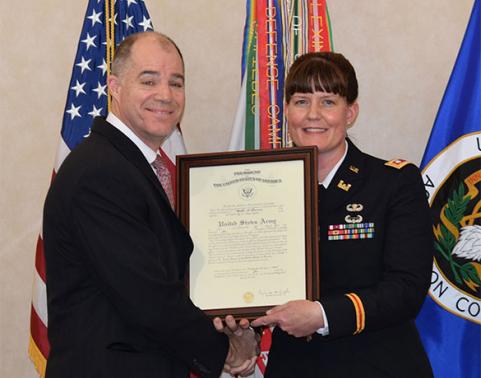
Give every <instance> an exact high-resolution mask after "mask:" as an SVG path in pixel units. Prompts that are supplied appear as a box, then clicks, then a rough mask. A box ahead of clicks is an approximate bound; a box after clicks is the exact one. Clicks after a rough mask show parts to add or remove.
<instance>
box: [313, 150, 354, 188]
mask: <svg viewBox="0 0 481 378" xmlns="http://www.w3.org/2000/svg"><path fill="white" fill-rule="evenodd" d="M344 143H346V148H345V150H344V155H342V157H341V158H340V159H339V161H338V162H337V163H336V165H335V166H334V167H333V168H332V169H331V170H330V171H329V173H328V174H327V176H326V177H325V178H324V180H323V181H322V182H321V183H320V184H321V185H322V186H323V187H324V188H326V189H327V188H328V187H329V184H330V183H331V181H332V179H333V178H334V175H335V174H336V172H337V170H338V169H339V167H340V166H341V164H342V162H343V161H344V159H345V158H346V155H347V150H348V149H349V144H348V143H347V141H344Z"/></svg>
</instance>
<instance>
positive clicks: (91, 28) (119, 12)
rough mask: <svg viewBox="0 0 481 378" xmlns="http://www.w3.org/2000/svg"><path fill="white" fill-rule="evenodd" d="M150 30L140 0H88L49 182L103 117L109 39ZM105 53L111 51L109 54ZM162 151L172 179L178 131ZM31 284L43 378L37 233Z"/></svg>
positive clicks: (43, 314)
mask: <svg viewBox="0 0 481 378" xmlns="http://www.w3.org/2000/svg"><path fill="white" fill-rule="evenodd" d="M112 15H113V17H112ZM149 30H153V26H152V22H151V19H150V16H149V13H148V12H147V9H146V7H145V4H144V2H143V1H142V0H116V1H115V0H89V3H88V6H87V12H86V14H85V19H84V23H83V27H82V32H81V34H80V39H79V43H78V48H77V54H76V56H75V62H74V64H73V68H72V76H71V79H70V84H69V87H68V94H67V103H66V105H65V111H64V114H63V122H62V129H61V137H60V142H59V146H58V150H57V156H56V161H55V166H54V170H53V174H52V180H53V179H54V178H55V174H56V172H57V170H58V168H59V167H60V165H61V164H62V162H63V160H64V159H65V157H66V156H67V155H68V154H69V153H70V151H71V150H72V149H73V148H75V146H77V145H78V144H79V143H80V142H81V141H82V140H83V139H84V138H86V137H87V136H88V135H89V133H90V126H91V124H92V120H93V118H94V117H96V116H106V115H107V112H108V103H109V101H108V91H107V75H108V74H109V64H108V63H109V62H110V59H111V56H112V50H113V49H111V50H109V43H108V41H109V40H112V41H115V45H117V44H119V43H120V42H121V41H122V40H123V39H124V38H125V37H127V36H128V35H130V34H133V33H137V32H144V31H149ZM108 51H111V52H110V55H108V54H109V53H108ZM161 152H162V155H164V156H167V157H168V158H169V160H168V161H167V166H168V168H169V169H170V170H171V177H175V155H176V154H182V153H185V147H184V142H183V139H182V135H181V133H180V131H179V130H178V129H176V130H175V131H174V133H173V134H172V135H171V136H170V137H169V139H167V140H166V141H165V142H164V144H163V146H162V151H161ZM174 184H175V183H174ZM174 189H175V187H174ZM174 193H175V190H174ZM33 281H34V282H33V293H32V307H31V315H30V342H29V355H30V358H31V359H32V361H33V363H34V365H35V367H36V369H37V371H38V372H39V374H40V376H41V377H43V376H44V375H45V368H46V361H47V357H48V354H49V350H50V345H49V342H48V338H47V324H48V319H47V295H46V286H45V281H46V276H45V258H44V250H43V240H42V233H41V232H40V235H39V238H38V241H37V249H36V256H35V273H34V280H33Z"/></svg>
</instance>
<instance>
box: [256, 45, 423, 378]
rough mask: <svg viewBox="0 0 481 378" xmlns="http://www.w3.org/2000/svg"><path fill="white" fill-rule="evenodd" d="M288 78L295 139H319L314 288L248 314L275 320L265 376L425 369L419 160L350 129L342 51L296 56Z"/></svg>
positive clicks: (351, 97) (353, 97)
mask: <svg viewBox="0 0 481 378" xmlns="http://www.w3.org/2000/svg"><path fill="white" fill-rule="evenodd" d="M285 88H286V108H285V113H286V117H287V120H288V125H289V133H290V136H291V138H292V141H293V142H294V144H295V145H297V146H310V145H315V146H317V149H318V180H319V254H320V288H321V297H320V298H319V301H318V302H311V301H307V300H298V301H291V302H288V303H286V304H284V305H281V306H277V307H275V308H274V309H272V310H270V311H268V312H267V315H266V316H264V317H261V318H259V319H257V320H256V321H254V322H253V325H254V326H259V325H268V324H270V325H276V328H275V330H274V333H273V341H272V347H271V351H270V354H269V362H268V366H267V371H266V375H265V376H266V378H270V377H274V378H283V377H289V378H291V377H292V378H294V377H326V378H331V377H343V378H344V377H368V378H376V377H399V378H406V377H419V378H421V377H432V371H431V367H430V364H429V361H428V359H427V356H426V354H425V351H424V349H423V346H422V344H421V341H420V339H419V336H418V332H417V330H416V326H415V323H414V319H415V317H416V315H417V313H418V311H419V310H420V308H421V305H422V303H423V300H424V297H425V295H426V293H427V290H428V287H429V284H430V275H431V268H432V256H433V237H432V226H431V219H430V213H429V207H428V204H427V200H426V196H425V191H424V187H423V182H422V179H421V176H420V173H419V170H418V169H417V168H416V167H415V166H414V165H412V164H409V163H408V162H406V161H403V160H399V159H398V160H393V161H389V162H386V161H383V160H381V159H378V158H375V157H373V156H370V155H368V154H365V153H363V152H361V151H360V150H359V149H358V148H357V147H356V146H355V145H354V144H353V143H352V142H351V141H350V140H349V138H347V130H348V129H349V128H350V127H351V126H352V125H353V123H354V121H355V120H356V117H357V115H358V112H359V104H358V103H357V96H358V84H357V79H356V74H355V71H354V68H353V67H352V65H351V64H350V63H349V61H348V60H347V59H346V58H344V56H343V55H341V54H336V53H310V54H306V55H303V56H301V57H300V58H298V59H297V60H296V62H295V63H294V64H293V65H292V67H291V69H290V71H289V74H288V76H287V79H286V85H285Z"/></svg>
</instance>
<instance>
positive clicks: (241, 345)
mask: <svg viewBox="0 0 481 378" xmlns="http://www.w3.org/2000/svg"><path fill="white" fill-rule="evenodd" d="M214 326H215V328H216V329H217V331H219V332H223V333H225V334H226V335H227V336H228V337H229V352H228V353H227V358H226V360H225V363H224V371H225V372H227V373H229V374H231V375H232V376H237V375H240V376H241V377H245V376H247V375H250V374H252V373H253V372H254V369H255V364H256V360H257V356H258V355H259V352H260V349H259V338H260V337H259V335H258V334H257V333H256V332H254V330H253V329H252V328H251V327H250V326H249V321H248V320H247V319H241V320H240V321H239V323H237V322H236V321H235V319H234V317H233V316H231V315H227V316H226V318H225V324H224V323H223V322H222V320H221V319H220V318H215V319H214Z"/></svg>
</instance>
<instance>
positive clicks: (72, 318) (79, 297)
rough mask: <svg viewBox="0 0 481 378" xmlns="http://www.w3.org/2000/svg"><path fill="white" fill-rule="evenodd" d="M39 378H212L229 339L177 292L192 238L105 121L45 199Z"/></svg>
mask: <svg viewBox="0 0 481 378" xmlns="http://www.w3.org/2000/svg"><path fill="white" fill-rule="evenodd" d="M43 236H44V241H45V257H46V264H47V298H48V320H49V323H48V337H49V340H50V344H51V351H50V356H49V359H48V363H47V373H46V376H47V378H67V377H68V378H77V377H78V378H81V377H82V378H90V377H91V378H102V377H109V378H110V377H115V378H122V377H129V378H154V377H155V378H170V377H172V378H177V377H179V378H180V377H182V378H185V377H186V376H187V374H188V370H189V369H193V370H194V371H196V372H198V373H201V376H203V377H215V378H217V377H218V376H219V374H220V372H221V370H222V366H223V363H224V360H225V357H226V354H227V349H228V340H227V337H226V336H225V335H223V334H220V333H218V332H216V330H215V328H214V327H213V325H212V322H211V321H210V320H209V319H208V318H207V317H206V316H205V315H204V313H203V312H202V311H201V310H199V309H198V308H197V307H195V306H194V305H193V304H192V302H191V301H190V299H189V298H188V296H187V295H186V291H185V288H184V283H183V279H184V272H185V268H186V265H187V262H188V260H189V256H190V254H191V252H192V241H191V239H190V237H189V235H188V233H187V232H186V230H185V229H184V228H183V226H182V225H181V224H180V222H179V221H178V219H177V217H176V216H175V214H174V212H173V211H172V209H171V208H170V206H169V202H168V200H167V198H166V195H165V193H164V191H163V189H162V187H161V185H160V184H159V181H158V180H157V177H156V176H155V174H154V172H153V170H152V168H151V166H150V165H149V163H148V162H147V161H146V159H145V157H144V155H143V154H142V153H141V151H140V150H139V149H138V148H137V147H136V146H135V144H134V143H133V142H131V141H130V140H129V139H128V138H127V137H126V136H125V135H124V134H123V133H121V132H120V131H119V130H118V129H116V128H114V127H113V126H112V125H110V124H109V123H107V122H106V121H105V120H104V119H101V118H96V119H95V121H94V125H93V127H92V132H91V135H90V136H89V137H88V138H87V139H86V140H85V141H84V142H83V143H82V144H80V145H79V146H78V147H77V148H76V149H75V150H74V151H72V152H71V153H70V155H69V156H68V157H67V159H66V160H65V161H64V163H63V164H62V166H61V168H60V170H59V171H58V174H57V176H56V178H55V180H54V181H53V184H52V186H51V188H50V190H49V193H48V195H47V199H46V202H45V209H44V226H43Z"/></svg>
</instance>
